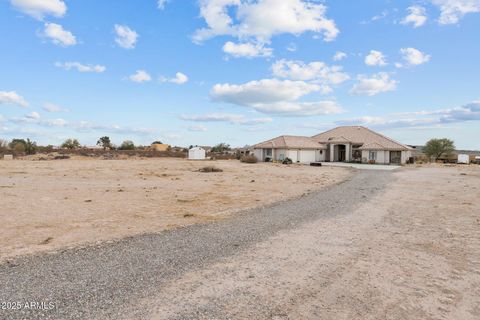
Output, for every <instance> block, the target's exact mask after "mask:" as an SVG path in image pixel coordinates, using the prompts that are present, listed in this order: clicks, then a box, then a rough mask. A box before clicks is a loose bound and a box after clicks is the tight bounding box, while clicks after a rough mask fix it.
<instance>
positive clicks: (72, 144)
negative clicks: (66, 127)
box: [61, 139, 80, 150]
mask: <svg viewBox="0 0 480 320" xmlns="http://www.w3.org/2000/svg"><path fill="white" fill-rule="evenodd" d="M61 147H62V148H63V149H70V150H75V149H78V148H80V142H78V140H77V139H67V140H65V141H64V142H63V143H62V145H61Z"/></svg>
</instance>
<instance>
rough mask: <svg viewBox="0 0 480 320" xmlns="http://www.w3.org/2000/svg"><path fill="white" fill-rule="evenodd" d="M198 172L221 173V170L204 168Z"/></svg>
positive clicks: (209, 167)
mask: <svg viewBox="0 0 480 320" xmlns="http://www.w3.org/2000/svg"><path fill="white" fill-rule="evenodd" d="M198 171H200V172H223V170H222V169H219V168H217V167H214V166H206V167H203V168H201V169H199V170H198Z"/></svg>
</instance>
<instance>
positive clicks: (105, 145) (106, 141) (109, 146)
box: [97, 136, 113, 150]
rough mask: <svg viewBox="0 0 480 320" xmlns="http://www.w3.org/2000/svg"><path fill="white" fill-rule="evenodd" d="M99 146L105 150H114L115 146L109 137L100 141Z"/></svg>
mask: <svg viewBox="0 0 480 320" xmlns="http://www.w3.org/2000/svg"><path fill="white" fill-rule="evenodd" d="M97 146H101V147H102V148H103V150H107V149H113V144H112V142H111V141H110V137H107V136H105V137H101V138H100V139H98V141H97Z"/></svg>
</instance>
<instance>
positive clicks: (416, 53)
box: [400, 48, 431, 66]
mask: <svg viewBox="0 0 480 320" xmlns="http://www.w3.org/2000/svg"><path fill="white" fill-rule="evenodd" d="M400 53H401V54H402V58H403V60H404V61H405V62H406V63H407V65H408V66H418V65H421V64H424V63H427V62H428V61H430V58H431V56H430V55H427V54H425V53H423V52H421V51H420V50H417V49H415V48H402V49H400Z"/></svg>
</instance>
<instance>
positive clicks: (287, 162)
mask: <svg viewBox="0 0 480 320" xmlns="http://www.w3.org/2000/svg"><path fill="white" fill-rule="evenodd" d="M282 163H283V164H292V163H293V161H292V159H290V158H288V157H287V158H285V160H283V161H282Z"/></svg>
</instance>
